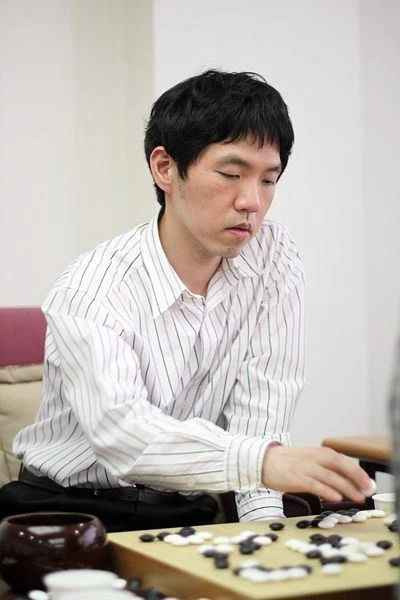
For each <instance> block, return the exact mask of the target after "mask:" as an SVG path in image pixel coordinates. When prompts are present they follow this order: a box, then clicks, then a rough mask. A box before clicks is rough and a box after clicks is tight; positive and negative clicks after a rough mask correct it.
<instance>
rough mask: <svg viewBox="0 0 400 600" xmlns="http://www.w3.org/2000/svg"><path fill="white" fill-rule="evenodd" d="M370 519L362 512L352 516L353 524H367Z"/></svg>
mask: <svg viewBox="0 0 400 600" xmlns="http://www.w3.org/2000/svg"><path fill="white" fill-rule="evenodd" d="M367 519H368V517H367V516H366V515H364V514H363V513H362V512H361V511H358V513H356V514H355V515H353V516H352V518H351V520H352V521H353V523H365V521H366V520H367Z"/></svg>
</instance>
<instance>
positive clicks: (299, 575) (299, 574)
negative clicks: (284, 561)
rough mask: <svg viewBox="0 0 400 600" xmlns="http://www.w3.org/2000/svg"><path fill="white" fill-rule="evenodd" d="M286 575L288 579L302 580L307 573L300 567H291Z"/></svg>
mask: <svg viewBox="0 0 400 600" xmlns="http://www.w3.org/2000/svg"><path fill="white" fill-rule="evenodd" d="M286 573H287V577H288V578H289V579H303V577H306V576H307V575H308V573H307V571H306V570H305V569H302V568H301V567H293V568H291V569H288V570H287V571H286Z"/></svg>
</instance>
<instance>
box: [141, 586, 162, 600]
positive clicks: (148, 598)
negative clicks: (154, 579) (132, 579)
mask: <svg viewBox="0 0 400 600" xmlns="http://www.w3.org/2000/svg"><path fill="white" fill-rule="evenodd" d="M139 595H140V596H141V597H142V598H145V600H163V598H166V597H167V596H166V595H165V594H163V593H162V592H160V590H158V589H157V588H146V589H144V590H142V591H141V592H140V594H139Z"/></svg>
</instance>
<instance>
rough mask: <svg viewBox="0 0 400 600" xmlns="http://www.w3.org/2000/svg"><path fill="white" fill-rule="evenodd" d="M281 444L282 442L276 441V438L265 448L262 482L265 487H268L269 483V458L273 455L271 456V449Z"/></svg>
mask: <svg viewBox="0 0 400 600" xmlns="http://www.w3.org/2000/svg"><path fill="white" fill-rule="evenodd" d="M279 446H282V444H281V443H280V442H276V441H275V440H273V441H272V442H271V443H270V444H268V446H267V448H266V450H265V453H264V460H263V466H262V483H263V485H265V487H268V484H267V477H268V466H267V461H268V459H270V458H271V456H270V453H271V451H272V450H273V449H274V448H278V447H279Z"/></svg>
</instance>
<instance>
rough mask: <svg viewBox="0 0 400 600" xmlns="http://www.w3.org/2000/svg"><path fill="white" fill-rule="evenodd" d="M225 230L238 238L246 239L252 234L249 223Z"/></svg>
mask: <svg viewBox="0 0 400 600" xmlns="http://www.w3.org/2000/svg"><path fill="white" fill-rule="evenodd" d="M226 229H227V231H229V232H231V233H233V234H234V235H236V236H237V237H240V238H246V237H248V236H250V235H251V233H252V226H251V224H250V223H238V224H237V225H233V226H232V227H227V228H226Z"/></svg>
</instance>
